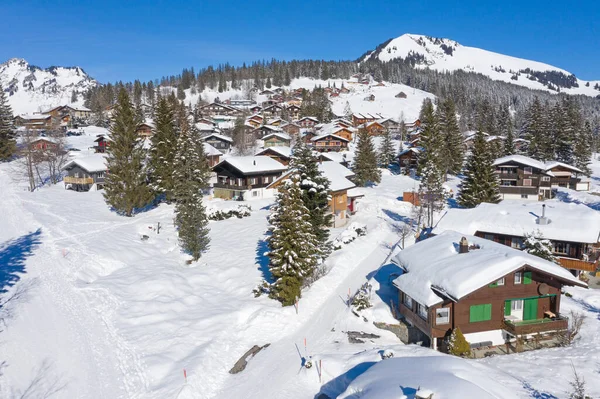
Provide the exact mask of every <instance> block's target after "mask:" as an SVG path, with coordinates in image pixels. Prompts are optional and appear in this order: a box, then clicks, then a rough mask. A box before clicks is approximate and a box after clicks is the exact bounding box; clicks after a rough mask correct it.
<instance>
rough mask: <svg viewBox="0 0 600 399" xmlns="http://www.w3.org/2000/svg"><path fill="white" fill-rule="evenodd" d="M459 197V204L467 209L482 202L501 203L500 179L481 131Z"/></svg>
mask: <svg viewBox="0 0 600 399" xmlns="http://www.w3.org/2000/svg"><path fill="white" fill-rule="evenodd" d="M458 196H459V198H458V202H459V204H460V205H461V206H463V207H465V208H473V207H475V206H477V205H479V204H480V203H482V202H490V203H498V202H500V191H499V188H498V178H497V176H496V173H495V171H494V165H493V160H492V157H491V155H490V151H489V149H488V146H487V143H486V141H485V137H484V135H483V132H482V131H481V129H479V130H478V131H477V133H476V135H475V141H474V143H473V150H472V152H471V156H470V157H469V159H468V161H467V165H466V168H465V179H464V180H463V182H462V184H461V186H460V191H459V193H458Z"/></svg>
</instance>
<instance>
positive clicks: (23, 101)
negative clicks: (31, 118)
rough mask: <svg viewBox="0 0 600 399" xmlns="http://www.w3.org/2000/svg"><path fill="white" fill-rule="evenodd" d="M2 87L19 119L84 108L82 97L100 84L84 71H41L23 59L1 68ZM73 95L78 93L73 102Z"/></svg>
mask: <svg viewBox="0 0 600 399" xmlns="http://www.w3.org/2000/svg"><path fill="white" fill-rule="evenodd" d="M0 84H1V85H2V87H3V88H4V91H5V92H6V93H7V97H8V101H9V104H10V105H11V107H12V109H13V113H14V114H15V115H19V114H23V113H33V112H37V111H41V110H45V109H48V108H51V107H53V106H56V105H64V104H74V105H83V96H82V94H83V93H84V92H85V91H86V90H88V89H89V88H90V87H94V86H97V85H98V82H97V81H96V80H94V79H93V78H92V77H90V76H89V75H88V74H87V73H85V71H84V70H83V69H81V68H80V67H49V68H46V69H41V68H39V67H36V66H33V65H30V64H29V63H28V62H27V61H25V60H24V59H20V58H11V59H10V60H8V61H6V62H4V63H3V64H0ZM73 92H76V93H78V95H77V101H75V102H73V101H72V96H73Z"/></svg>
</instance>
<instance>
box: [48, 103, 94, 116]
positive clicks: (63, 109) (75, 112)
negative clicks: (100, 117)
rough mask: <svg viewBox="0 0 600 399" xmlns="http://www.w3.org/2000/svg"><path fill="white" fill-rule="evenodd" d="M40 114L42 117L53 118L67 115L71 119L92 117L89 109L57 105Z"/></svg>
mask: <svg viewBox="0 0 600 399" xmlns="http://www.w3.org/2000/svg"><path fill="white" fill-rule="evenodd" d="M42 113H43V114H44V115H51V116H52V117H54V118H61V117H63V116H65V115H69V116H70V117H71V118H77V119H87V118H89V117H90V116H92V110H91V109H89V108H86V107H82V106H76V105H59V106H57V107H54V108H51V109H49V110H46V111H44V112H42Z"/></svg>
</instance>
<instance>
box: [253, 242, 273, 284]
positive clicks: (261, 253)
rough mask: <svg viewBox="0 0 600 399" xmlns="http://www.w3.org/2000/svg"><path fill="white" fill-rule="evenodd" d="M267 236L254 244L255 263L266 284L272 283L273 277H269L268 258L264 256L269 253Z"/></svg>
mask: <svg viewBox="0 0 600 399" xmlns="http://www.w3.org/2000/svg"><path fill="white" fill-rule="evenodd" d="M267 237H268V234H266V235H265V237H264V238H262V239H260V240H258V243H257V244H256V257H255V262H256V264H257V265H258V270H260V272H261V273H262V275H263V278H264V279H265V281H267V282H268V283H272V282H273V281H272V280H273V276H272V275H271V271H270V270H269V257H268V256H267V255H265V253H267V252H268V251H269V245H268V243H267Z"/></svg>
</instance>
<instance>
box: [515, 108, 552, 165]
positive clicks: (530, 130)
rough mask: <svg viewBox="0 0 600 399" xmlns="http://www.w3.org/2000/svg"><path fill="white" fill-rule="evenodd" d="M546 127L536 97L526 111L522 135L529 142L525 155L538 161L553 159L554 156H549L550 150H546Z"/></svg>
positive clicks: (542, 110)
mask: <svg viewBox="0 0 600 399" xmlns="http://www.w3.org/2000/svg"><path fill="white" fill-rule="evenodd" d="M546 125H547V124H546V120H545V117H544V107H542V104H541V103H540V100H539V99H538V98H537V97H536V98H535V100H534V101H533V103H532V104H531V106H530V107H529V109H528V110H527V117H526V119H525V125H524V126H523V133H524V135H525V138H526V139H527V140H529V146H528V149H527V155H528V156H530V157H531V158H534V159H537V160H540V161H547V160H549V159H550V158H554V154H552V155H550V154H549V153H550V152H551V149H549V148H548V140H547V131H546Z"/></svg>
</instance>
